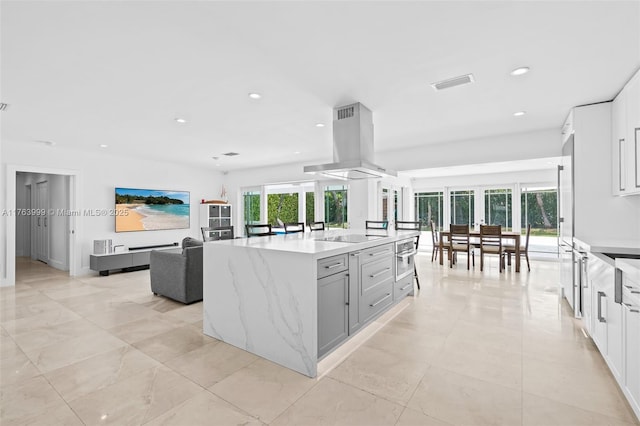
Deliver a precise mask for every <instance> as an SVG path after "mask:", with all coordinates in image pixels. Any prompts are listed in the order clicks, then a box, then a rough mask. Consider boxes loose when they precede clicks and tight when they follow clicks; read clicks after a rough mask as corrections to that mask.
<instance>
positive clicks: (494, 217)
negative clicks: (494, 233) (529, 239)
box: [484, 189, 513, 231]
mask: <svg viewBox="0 0 640 426" xmlns="http://www.w3.org/2000/svg"><path fill="white" fill-rule="evenodd" d="M511 202H512V201H511V189H485V190H484V223H486V224H487V225H502V230H503V231H511V230H512V229H513V224H512V219H511V215H512V211H513V208H512V207H511Z"/></svg>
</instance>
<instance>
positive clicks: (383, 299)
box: [369, 293, 391, 308]
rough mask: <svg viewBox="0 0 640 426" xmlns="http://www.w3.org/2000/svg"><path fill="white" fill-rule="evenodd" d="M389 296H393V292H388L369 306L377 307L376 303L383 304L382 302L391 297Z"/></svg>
mask: <svg viewBox="0 0 640 426" xmlns="http://www.w3.org/2000/svg"><path fill="white" fill-rule="evenodd" d="M389 296H391V293H387V295H386V296H384V297H383V298H382V299H380V300H378V301H377V302H375V303H373V304H371V305H369V306H371V307H372V308H375V307H376V305H379V304H381V303H382V302H384V301H385V300H386V299H388V298H389Z"/></svg>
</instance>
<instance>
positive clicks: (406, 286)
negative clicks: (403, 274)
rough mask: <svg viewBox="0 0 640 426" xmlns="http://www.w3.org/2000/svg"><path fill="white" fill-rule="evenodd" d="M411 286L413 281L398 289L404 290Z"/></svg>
mask: <svg viewBox="0 0 640 426" xmlns="http://www.w3.org/2000/svg"><path fill="white" fill-rule="evenodd" d="M412 286H413V283H411V284H407V285H405V286H404V287H402V288H401V289H400V291H405V290H406V289H408V288H409V287H412Z"/></svg>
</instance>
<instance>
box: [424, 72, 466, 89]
mask: <svg viewBox="0 0 640 426" xmlns="http://www.w3.org/2000/svg"><path fill="white" fill-rule="evenodd" d="M474 81H475V80H474V79H473V74H466V75H461V76H459V77H453V78H449V79H447V80H442V81H438V82H436V83H431V87H433V89H434V90H435V91H436V92H439V91H440V90H444V89H450V88H452V87H456V86H462V85H464V84H470V83H473V82H474Z"/></svg>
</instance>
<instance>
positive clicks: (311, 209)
mask: <svg viewBox="0 0 640 426" xmlns="http://www.w3.org/2000/svg"><path fill="white" fill-rule="evenodd" d="M315 198H316V194H315V193H314V192H313V191H308V192H306V193H305V213H306V216H305V217H306V220H307V223H311V222H315V221H316V212H315Z"/></svg>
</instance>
